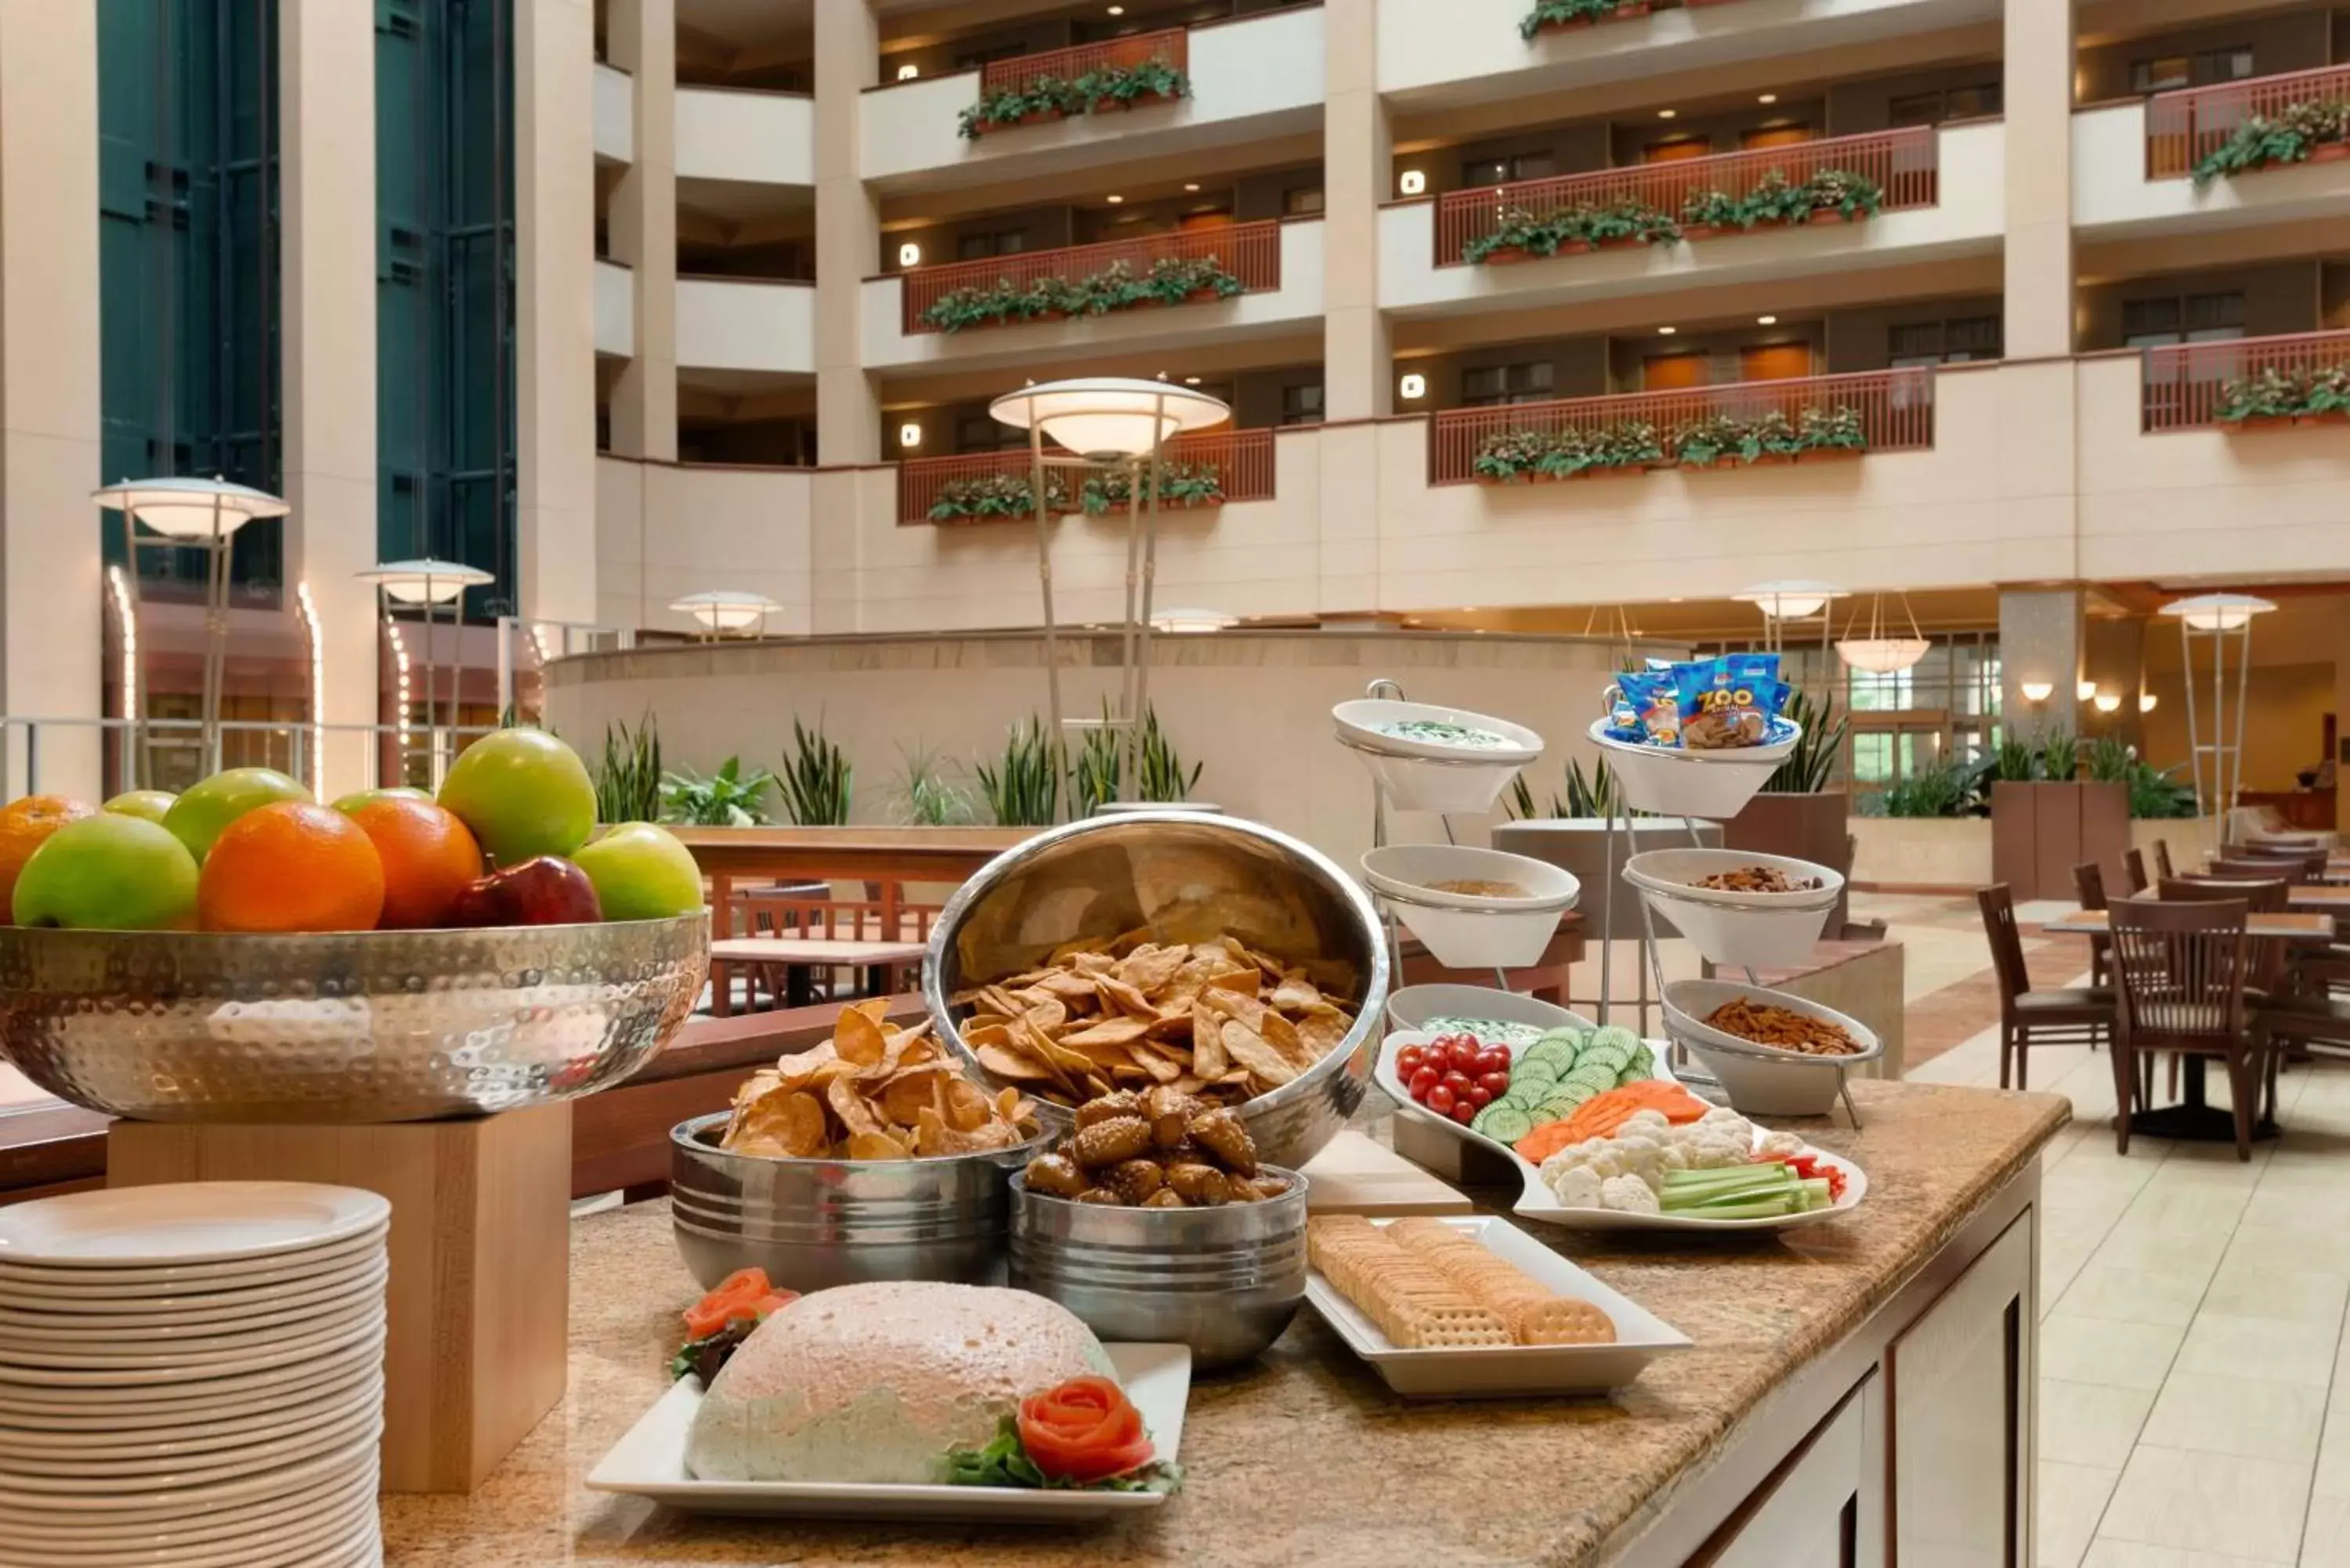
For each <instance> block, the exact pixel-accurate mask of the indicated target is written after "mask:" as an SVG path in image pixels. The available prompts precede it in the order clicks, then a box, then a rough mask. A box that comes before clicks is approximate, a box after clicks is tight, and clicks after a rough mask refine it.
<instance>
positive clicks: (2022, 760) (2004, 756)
mask: <svg viewBox="0 0 2350 1568" xmlns="http://www.w3.org/2000/svg"><path fill="white" fill-rule="evenodd" d="M2096 755H2097V753H2095V751H2094V750H2093V752H2092V761H2093V762H2095V759H2096ZM2080 769H2081V746H2080V742H2078V741H2076V740H2075V739H2074V737H2073V736H2072V735H2070V734H2068V733H2066V732H2064V731H2061V730H2059V731H2054V732H2050V733H2049V734H2047V735H2046V736H2044V737H2043V739H2042V741H2041V743H2040V744H2039V746H2038V747H2036V748H2035V747H2033V746H2030V745H2027V744H2025V743H2024V742H2022V740H2021V739H2019V738H2017V737H2015V736H2012V735H2011V736H2008V737H2006V738H2005V739H2003V740H2002V742H2001V743H2000V747H1999V750H1998V751H1997V752H1996V753H1994V755H1993V758H1992V775H1993V778H1994V780H1995V782H1994V783H1993V784H1991V874H1992V876H1993V877H1996V878H1997V879H1998V880H2000V881H2002V882H2005V883H2007V884H2008V885H2009V886H2010V887H2011V888H2013V889H2014V891H2015V896H2016V898H2017V899H2018V900H2019V901H2021V900H2022V899H2024V898H2072V897H2073V879H2072V872H2071V868H2072V867H2074V866H2077V865H2079V864H2081V863H2082V862H2083V861H2095V862H2096V863H2097V864H2099V865H2101V866H2103V867H2106V876H2107V877H2109V878H2117V877H2119V876H2120V874H2121V858H2122V853H2123V851H2125V850H2126V849H2127V848H2128V847H2129V796H2130V785H2129V784H2127V783H2126V782H2123V781H2119V780H2116V779H2112V778H2103V777H2098V776H2096V774H2097V773H2099V772H2101V771H2106V770H2101V769H2098V768H2094V767H2093V769H2092V776H2091V777H2089V778H2087V779H2079V778H2077V777H2076V776H2075V775H2076V774H2079V772H2080ZM2060 868H2061V869H2060Z"/></svg>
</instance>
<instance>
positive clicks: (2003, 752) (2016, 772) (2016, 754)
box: [1991, 731, 2040, 784]
mask: <svg viewBox="0 0 2350 1568" xmlns="http://www.w3.org/2000/svg"><path fill="white" fill-rule="evenodd" d="M2039 776H2040V756H2039V753H2036V752H2034V751H2033V749H2032V748H2031V747H2030V746H2028V745H2026V744H2024V742H2023V737H2022V736H2021V735H2018V734H2016V733H2015V732H2012V731H2010V732H2008V733H2006V734H2003V735H2002V736H2001V737H2000V738H1999V747H1998V749H1997V750H1996V751H1994V752H1992V753H1991V777H1992V778H1993V779H1995V780H1997V781H1998V782H1999V783H2001V784H2030V783H2031V782H2032V781H2033V780H2034V779H2036V778H2038V777H2039Z"/></svg>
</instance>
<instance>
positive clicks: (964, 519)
mask: <svg viewBox="0 0 2350 1568" xmlns="http://www.w3.org/2000/svg"><path fill="white" fill-rule="evenodd" d="M1065 504H1066V498H1065V497H1064V495H1063V493H1062V492H1061V489H1060V483H1059V481H1058V479H1057V478H1056V477H1054V476H1050V475H1048V476H1047V477H1046V479H1045V505H1046V506H1047V507H1048V508H1049V509H1051V510H1053V511H1055V512H1057V511H1059V510H1061V509H1062V507H1063V506H1064V505H1065ZM1035 510H1036V493H1035V489H1034V488H1033V487H1032V486H1031V485H1030V484H1029V483H1028V477H1027V475H1025V474H1016V473H988V474H982V475H980V476H979V477H977V478H975V479H951V480H949V481H947V482H946V483H944V484H941V485H940V486H939V498H938V499H937V500H936V501H934V502H932V503H931V510H930V520H931V522H933V523H985V522H993V521H994V520H996V519H998V518H1011V517H1027V516H1031V515H1033V514H1035Z"/></svg>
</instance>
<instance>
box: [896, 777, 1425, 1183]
mask: <svg viewBox="0 0 2350 1568" xmlns="http://www.w3.org/2000/svg"><path fill="white" fill-rule="evenodd" d="M1146 928H1147V929H1149V930H1150V931H1151V933H1152V934H1153V935H1154V936H1157V937H1159V938H1162V939H1164V940H1180V941H1201V940H1210V939H1212V938H1215V937H1220V936H1224V935H1231V936H1234V937H1238V938H1239V939H1240V940H1242V941H1243V942H1246V943H1247V944H1248V945H1249V946H1251V947H1253V948H1256V949H1259V950H1263V951H1265V952H1270V953H1275V954H1279V955H1281V956H1282V957H1284V958H1291V957H1295V958H1314V957H1320V958H1326V959H1336V960H1341V961H1345V962H1347V963H1348V964H1350V965H1352V966H1353V968H1354V971H1355V973H1356V976H1357V992H1356V995H1355V996H1354V998H1353V999H1352V1001H1351V1002H1350V1003H1349V1005H1350V1006H1351V1008H1352V1009H1353V1012H1354V1013H1355V1023H1354V1027H1353V1028H1351V1029H1349V1030H1348V1031H1347V1034H1346V1037H1345V1038H1344V1039H1342V1040H1341V1041H1339V1042H1338V1044H1336V1046H1334V1047H1333V1048H1332V1049H1331V1050H1330V1052H1329V1054H1327V1055H1326V1056H1324V1057H1323V1058H1322V1060H1321V1061H1319V1062H1317V1063H1315V1064H1314V1065H1313V1066H1311V1067H1309V1068H1307V1069H1306V1070H1305V1072H1303V1073H1301V1074H1299V1075H1297V1076H1296V1077H1295V1078H1293V1079H1291V1080H1290V1081H1289V1082H1288V1083H1286V1084H1284V1085H1282V1086H1281V1087H1280V1088H1278V1089H1275V1090H1274V1092H1273V1093H1271V1094H1269V1095H1260V1096H1257V1097H1256V1098H1255V1099H1253V1100H1250V1101H1247V1102H1245V1103H1244V1104H1243V1105H1241V1106H1238V1107H1237V1109H1238V1110H1239V1112H1240V1116H1241V1119H1242V1120H1243V1122H1245V1123H1247V1124H1248V1129H1249V1132H1250V1133H1251V1135H1252V1136H1253V1137H1255V1139H1256V1147H1257V1154H1258V1157H1259V1158H1262V1159H1265V1160H1268V1161H1271V1162H1272V1163H1274V1164H1275V1165H1288V1166H1298V1165H1304V1164H1305V1162H1306V1161H1307V1160H1309V1159H1311V1158H1314V1156H1315V1155H1316V1154H1318V1153H1319V1152H1321V1149H1322V1146H1323V1145H1324V1144H1326V1143H1328V1142H1329V1141H1330V1140H1331V1139H1332V1138H1333V1137H1336V1136H1337V1135H1338V1132H1339V1130H1340V1129H1341V1128H1343V1127H1345V1126H1346V1125H1347V1117H1348V1116H1353V1115H1354V1114H1355V1108H1356V1107H1357V1106H1359V1105H1361V1104H1362V1103H1363V1096H1364V1094H1365V1092H1366V1091H1367V1089H1368V1088H1369V1087H1370V1082H1371V1058H1372V1056H1373V1054H1374V1052H1375V1047H1376V1045H1377V1042H1378V1023H1379V1013H1380V1010H1381V1008H1382V1007H1383V1006H1384V1005H1385V1004H1386V1002H1387V994H1388V950H1387V944H1386V942H1385V940H1383V938H1382V935H1381V931H1380V927H1379V919H1378V912H1377V911H1376V910H1375V909H1372V907H1371V900H1370V898H1369V896H1368V895H1367V894H1366V893H1365V892H1364V891H1363V890H1362V888H1359V887H1357V885H1356V883H1355V879H1354V878H1353V877H1349V876H1347V874H1346V873H1345V872H1343V871H1341V870H1339V869H1338V867H1336V865H1335V864H1333V863H1332V862H1331V861H1330V860H1329V859H1327V858H1326V857H1324V856H1323V855H1322V854H1321V852H1320V851H1318V850H1316V849H1315V848H1313V847H1312V846H1309V845H1306V844H1303V843H1301V842H1299V841H1298V840H1296V839H1295V838H1292V837H1290V836H1288V835H1287V834H1285V833H1278V832H1275V831H1274V829H1272V828H1270V827H1266V826H1263V824H1261V823H1254V822H1249V821H1246V820H1243V818H1240V817H1235V816H1211V815H1205V814H1202V813H1198V812H1188V811H1180V810H1175V811H1158V812H1135V813H1131V814H1128V815H1119V816H1107V817H1098V816H1097V817H1088V818H1087V819H1085V820H1083V821H1080V822H1073V823H1070V824H1068V825H1067V826H1064V827H1056V828H1054V829H1052V830H1050V831H1049V832H1045V833H1040V834H1038V835H1037V836H1035V837H1034V838H1031V839H1028V840H1026V841H1025V842H1024V843H1022V844H1019V845H1017V846H1014V847H1013V848H1011V849H1007V850H1005V851H1004V852H1003V854H1001V855H999V856H997V857H995V858H994V859H993V860H991V861H989V862H988V863H987V864H986V865H985V866H983V867H980V869H979V873H978V875H976V876H974V877H972V879H971V880H970V881H968V882H965V883H964V884H963V885H962V888H960V889H958V890H957V891H956V893H955V895H954V897H953V898H951V899H950V900H948V903H947V907H946V908H945V909H943V910H942V911H941V913H940V915H939V918H938V920H937V923H936V924H934V925H933V926H932V927H931V945H930V952H929V961H928V962H927V963H926V964H924V966H923V971H922V994H923V998H924V1000H925V1001H927V1002H929V1003H930V1008H931V1020H932V1021H933V1023H936V1025H937V1026H938V1031H939V1035H940V1037H941V1039H943V1040H944V1041H945V1042H946V1044H947V1046H948V1048H949V1049H950V1050H951V1051H953V1052H954V1053H955V1054H956V1055H957V1056H959V1057H961V1058H962V1060H963V1061H964V1062H965V1063H966V1064H968V1066H969V1070H970V1071H971V1072H972V1074H974V1075H977V1076H978V1077H980V1078H981V1079H982V1080H983V1081H984V1082H991V1083H992V1082H993V1079H990V1078H989V1077H988V1075H987V1074H986V1072H985V1071H984V1070H983V1068H981V1067H980V1065H979V1059H978V1057H977V1056H976V1055H975V1054H973V1053H972V1049H971V1047H970V1046H969V1045H967V1044H964V1043H963V1038H962V1032H961V1030H960V1029H959V1028H958V1027H957V1026H956V1017H955V1010H954V1009H952V1008H951V1007H950V1006H949V1005H948V1003H947V998H949V997H950V996H952V995H953V994H954V993H955V992H959V991H962V990H963V989H964V988H965V987H966V986H971V985H976V984H980V983H983V982H984V981H990V980H994V979H997V978H1000V977H1001V976H1003V975H1007V974H1013V973H1016V972H1017V971H1021V970H1024V969H1028V968H1031V967H1033V966H1035V964H1036V963H1038V962H1040V961H1043V959H1044V958H1045V955H1046V954H1048V953H1050V952H1051V951H1052V950H1054V949H1055V948H1056V947H1058V946H1060V945H1061V944H1062V943H1063V942H1066V941H1070V940H1075V939H1076V938H1078V937H1111V936H1116V935H1118V933H1119V932H1121V931H1130V930H1135V929H1146ZM1037 1114H1038V1115H1039V1116H1041V1117H1043V1118H1044V1120H1045V1125H1046V1126H1047V1127H1055V1128H1060V1127H1067V1126H1068V1125H1069V1123H1070V1120H1071V1116H1070V1112H1069V1111H1068V1110H1067V1109H1066V1107H1064V1106H1056V1105H1053V1104H1052V1103H1050V1102H1048V1101H1040V1102H1039V1103H1038V1107H1037Z"/></svg>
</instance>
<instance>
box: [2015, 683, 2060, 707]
mask: <svg viewBox="0 0 2350 1568" xmlns="http://www.w3.org/2000/svg"><path fill="white" fill-rule="evenodd" d="M2016 690H2017V691H2021V692H2022V693H2023V700H2024V701H2026V702H2045V701H2048V699H2049V696H2050V695H2051V694H2052V693H2053V692H2054V691H2055V690H2056V688H2054V686H2051V685H2050V684H2048V682H2046V681H2045V680H2027V681H2025V682H2024V683H2023V684H2022V685H2021V686H2019V687H2017V688H2016Z"/></svg>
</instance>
